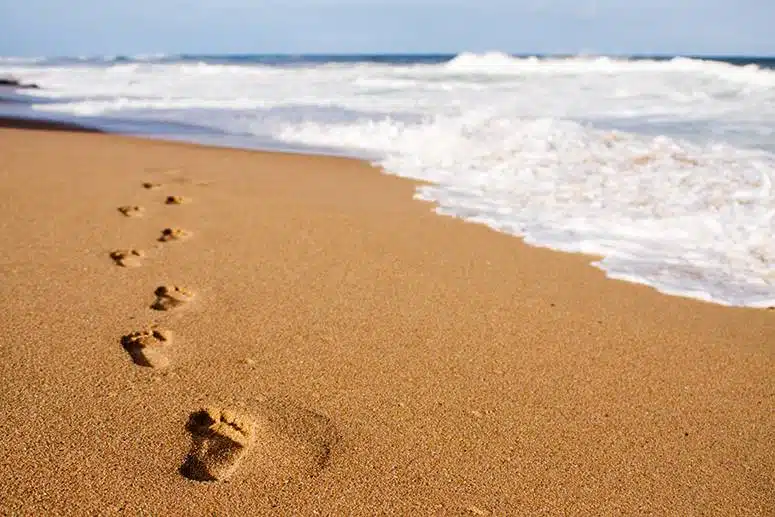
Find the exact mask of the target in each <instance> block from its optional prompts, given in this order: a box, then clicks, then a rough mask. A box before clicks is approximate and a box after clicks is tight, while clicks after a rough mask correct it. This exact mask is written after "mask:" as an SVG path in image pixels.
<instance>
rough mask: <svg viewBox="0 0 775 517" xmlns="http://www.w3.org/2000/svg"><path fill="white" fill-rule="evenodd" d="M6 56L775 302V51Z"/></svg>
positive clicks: (123, 117) (173, 127)
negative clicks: (365, 164) (720, 54)
mask: <svg viewBox="0 0 775 517" xmlns="http://www.w3.org/2000/svg"><path fill="white" fill-rule="evenodd" d="M0 75H12V76H14V77H16V78H18V79H21V80H23V81H25V82H35V83H37V84H39V85H40V86H41V87H42V89H41V90H25V91H21V94H22V95H25V96H27V98H28V100H29V104H28V106H29V109H31V110H33V112H34V113H36V114H38V115H39V116H45V117H50V118H58V119H63V120H71V121H83V122H86V123H89V124H93V125H97V126H99V127H103V128H106V129H109V130H113V131H119V132H127V133H134V134H143V135H148V136H154V137H161V138H178V139H184V140H192V141H198V142H203V143H211V144H220V145H231V146H239V147H255V148H264V149H277V150H294V151H300V152H314V153H332V154H341V155H347V156H354V157H359V158H365V159H368V160H371V161H372V162H374V163H376V164H378V165H380V166H381V167H383V168H384V170H385V171H387V172H388V173H391V174H396V175H400V176H405V177H409V178H417V179H422V180H425V181H428V182H430V185H429V186H425V187H421V188H419V189H418V192H417V197H418V198H420V199H425V200H429V201H434V202H435V203H436V204H437V209H436V210H437V211H438V212H439V213H440V214H445V215H449V216H454V217H459V218H462V219H465V220H468V221H474V222H478V223H482V224H486V225H488V226H490V227H492V228H494V229H496V230H498V231H502V232H506V233H510V234H514V235H518V236H521V237H523V238H524V239H525V240H526V242H528V243H531V244H534V245H538V246H546V247H551V248H554V249H558V250H563V251H570V252H584V253H589V254H594V255H598V256H601V257H602V259H601V260H599V261H597V262H596V263H595V264H596V265H597V266H598V267H600V268H601V269H603V270H604V271H605V272H606V273H607V274H608V275H609V276H610V277H613V278H619V279H624V280H628V281H631V282H637V283H642V284H647V285H650V286H653V287H654V288H656V289H659V290H660V291H662V292H665V293H669V294H675V295H681V296H689V297H693V298H698V299H701V300H706V301H709V302H715V303H719V304H725V305H734V306H748V307H767V306H773V305H775V237H773V235H775V187H773V181H774V180H775V60H773V59H755V58H736V59H721V58H715V59H714V58H705V59H699V58H685V57H674V58H637V59H636V58H624V57H619V58H614V57H594V56H568V57H534V56H510V55H506V54H501V53H488V54H469V53H464V54H460V55H457V56H251V55H245V56H163V55H159V56H134V57H123V56H113V57H98V58H93V57H81V58H37V59H18V58H0ZM5 109H6V110H7V109H10V108H8V107H6V108H5ZM14 109H17V110H18V109H19V108H18V106H17V107H16V108H14ZM504 274H519V273H518V272H504Z"/></svg>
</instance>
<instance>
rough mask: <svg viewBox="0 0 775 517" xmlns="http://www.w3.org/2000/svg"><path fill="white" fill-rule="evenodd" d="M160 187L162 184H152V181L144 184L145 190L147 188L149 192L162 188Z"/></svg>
mask: <svg viewBox="0 0 775 517" xmlns="http://www.w3.org/2000/svg"><path fill="white" fill-rule="evenodd" d="M160 187H161V183H153V182H150V181H146V182H144V183H143V188H147V189H148V190H152V189H155V188H160Z"/></svg>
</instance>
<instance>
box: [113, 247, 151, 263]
mask: <svg viewBox="0 0 775 517" xmlns="http://www.w3.org/2000/svg"><path fill="white" fill-rule="evenodd" d="M144 257H145V253H144V252H143V250H136V249H134V248H133V249H128V250H114V251H111V252H110V258H112V259H113V260H114V261H115V262H116V264H117V265H119V266H123V267H139V266H140V265H142V259H143V258H144Z"/></svg>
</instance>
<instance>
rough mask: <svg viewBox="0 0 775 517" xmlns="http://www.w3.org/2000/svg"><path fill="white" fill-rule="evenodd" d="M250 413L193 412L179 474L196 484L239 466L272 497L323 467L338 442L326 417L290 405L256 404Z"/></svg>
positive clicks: (218, 477) (220, 477) (224, 475)
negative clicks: (189, 439) (189, 440)
mask: <svg viewBox="0 0 775 517" xmlns="http://www.w3.org/2000/svg"><path fill="white" fill-rule="evenodd" d="M251 413H252V415H251V416H247V415H246V414H240V413H238V412H236V411H227V410H220V409H204V410H201V411H197V412H196V413H193V414H192V415H191V417H190V420H189V423H188V426H187V429H188V431H189V432H190V433H191V435H192V439H193V442H192V446H191V450H190V452H189V454H188V457H187V458H186V460H185V461H184V463H183V465H182V466H181V468H180V473H181V474H182V475H184V476H185V477H187V478H190V479H194V480H198V481H221V480H224V479H226V478H228V477H229V476H231V475H232V474H233V473H234V471H235V470H237V468H238V467H239V465H240V464H242V465H244V467H243V468H245V469H249V470H250V477H251V479H253V481H254V482H256V483H258V484H260V485H263V487H264V490H265V491H266V492H267V493H271V491H272V489H273V488H279V489H282V487H286V486H287V484H288V483H289V482H291V481H293V480H297V481H301V480H304V479H309V478H310V477H314V476H315V475H316V474H318V473H319V472H320V471H321V470H323V469H324V468H326V466H327V465H328V462H329V459H330V456H331V451H332V449H333V447H334V446H335V445H336V443H337V442H338V441H339V433H338V432H337V430H336V428H335V427H334V425H333V424H332V423H331V421H330V420H329V419H328V418H326V417H324V416H323V415H320V414H318V413H315V412H313V411H309V410H307V409H305V408H303V407H300V406H298V405H296V404H294V403H288V402H280V403H277V402H274V403H269V404H266V403H258V407H256V408H255V411H251ZM251 451H253V452H251ZM249 452H250V454H248V453H249Z"/></svg>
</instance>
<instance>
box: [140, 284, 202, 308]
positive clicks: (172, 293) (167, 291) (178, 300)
mask: <svg viewBox="0 0 775 517" xmlns="http://www.w3.org/2000/svg"><path fill="white" fill-rule="evenodd" d="M153 294H155V295H156V301H155V302H153V305H151V309H154V310H157V311H169V310H172V309H175V308H177V307H180V306H181V305H185V304H186V303H188V302H190V301H191V300H193V299H194V293H192V292H191V291H189V290H188V289H186V288H185V287H178V286H176V285H173V286H167V285H162V286H159V287H157V288H156V290H155V291H154V292H153Z"/></svg>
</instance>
